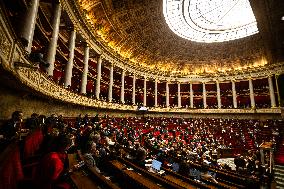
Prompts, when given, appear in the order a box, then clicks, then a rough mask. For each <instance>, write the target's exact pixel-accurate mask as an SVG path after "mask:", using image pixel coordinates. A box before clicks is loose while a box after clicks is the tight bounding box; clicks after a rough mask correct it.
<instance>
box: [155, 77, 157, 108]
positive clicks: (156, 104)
mask: <svg viewBox="0 0 284 189" xmlns="http://www.w3.org/2000/svg"><path fill="white" fill-rule="evenodd" d="M155 107H158V80H157V79H155Z"/></svg>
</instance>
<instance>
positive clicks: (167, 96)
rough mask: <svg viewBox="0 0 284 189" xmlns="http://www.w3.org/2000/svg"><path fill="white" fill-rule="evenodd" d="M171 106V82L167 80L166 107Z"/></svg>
mask: <svg viewBox="0 0 284 189" xmlns="http://www.w3.org/2000/svg"><path fill="white" fill-rule="evenodd" d="M169 106H170V90H169V83H168V81H167V82H166V107H167V108H168V107H169Z"/></svg>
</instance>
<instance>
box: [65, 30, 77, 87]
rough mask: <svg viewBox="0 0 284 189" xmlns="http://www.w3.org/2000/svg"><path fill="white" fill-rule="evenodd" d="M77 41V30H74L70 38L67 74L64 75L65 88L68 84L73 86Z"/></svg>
mask: <svg viewBox="0 0 284 189" xmlns="http://www.w3.org/2000/svg"><path fill="white" fill-rule="evenodd" d="M75 42H76V31H75V30H73V31H72V32H71V35H70V38H69V57H68V62H67V64H66V67H65V76H64V87H65V88H67V87H68V86H71V80H72V70H73V61H74V50H75Z"/></svg>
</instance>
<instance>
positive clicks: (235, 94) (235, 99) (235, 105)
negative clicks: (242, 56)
mask: <svg viewBox="0 0 284 189" xmlns="http://www.w3.org/2000/svg"><path fill="white" fill-rule="evenodd" d="M232 95H233V106H234V108H238V103H237V91H236V83H235V81H234V80H232Z"/></svg>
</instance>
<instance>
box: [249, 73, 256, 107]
mask: <svg viewBox="0 0 284 189" xmlns="http://www.w3.org/2000/svg"><path fill="white" fill-rule="evenodd" d="M249 97H250V104H251V108H255V101H254V92H253V84H252V79H251V78H250V79H249Z"/></svg>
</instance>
